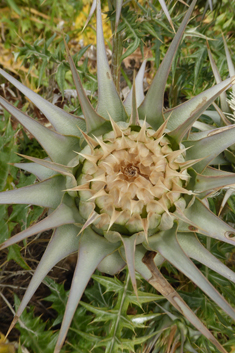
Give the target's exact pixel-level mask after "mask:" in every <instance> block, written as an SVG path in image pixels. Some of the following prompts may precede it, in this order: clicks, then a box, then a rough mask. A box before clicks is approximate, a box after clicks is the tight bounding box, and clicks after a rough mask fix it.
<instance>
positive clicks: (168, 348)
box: [0, 0, 235, 353]
mask: <svg viewBox="0 0 235 353" xmlns="http://www.w3.org/2000/svg"><path fill="white" fill-rule="evenodd" d="M189 2H190V1H189ZM126 3H127V4H126V5H127V6H124V7H123V10H122V14H121V21H120V24H119V27H118V33H119V34H120V36H121V39H122V43H123V46H124V51H123V53H122V57H121V59H122V60H123V64H122V66H121V67H120V71H121V77H120V82H121V83H120V94H121V95H122V96H123V97H125V96H126V94H127V92H128V89H129V87H130V85H131V82H132V78H133V72H134V71H138V69H139V67H140V64H141V62H142V61H143V59H144V58H147V59H148V64H147V71H146V74H145V90H147V89H148V86H149V84H150V82H151V79H152V77H153V76H154V73H155V72H156V70H157V68H158V66H159V65H160V62H161V60H162V58H163V57H164V54H165V53H166V50H167V48H168V46H169V43H170V42H171V39H172V38H173V36H174V33H173V31H172V28H171V26H170V24H169V23H168V21H167V19H166V16H165V15H164V12H163V11H162V9H161V6H160V4H159V2H158V1H157V0H152V1H144V0H143V1H137V0H132V1H126ZM90 4H91V2H90V1H85V0H84V1H81V0H80V1H79V0H69V1H67V0H40V1H35V0H2V2H1V3H0V24H1V35H0V67H1V68H3V69H5V70H7V71H9V72H10V73H11V74H13V75H14V76H15V77H16V78H17V79H19V80H20V81H21V82H23V83H24V84H26V85H27V86H28V87H30V88H31V89H33V90H34V91H35V92H39V93H40V94H41V95H42V96H43V97H45V98H47V99H49V100H50V101H52V102H53V103H54V104H56V105H58V106H60V107H63V108H64V109H65V110H67V111H70V112H73V113H75V114H76V115H79V114H81V108H80V106H79V103H78V100H77V99H76V92H75V90H74V85H73V82H72V76H71V72H70V70H69V65H68V63H67V61H66V56H65V50H64V44H63V34H64V35H65V39H66V41H67V42H68V44H69V47H70V50H71V52H72V53H73V55H74V61H75V63H76V66H77V69H78V71H79V73H80V77H81V79H82V81H83V84H84V86H85V89H86V93H87V95H88V96H89V97H90V99H91V101H92V102H93V103H94V104H96V100H97V81H96V59H95V54H96V53H95V43H96V40H95V29H94V23H95V21H94V20H91V22H90V23H89V25H88V27H87V29H86V30H85V31H84V32H82V29H83V26H84V24H85V22H86V19H87V16H88V13H89V9H90ZM102 4H103V11H104V12H105V16H104V31H105V39H106V45H107V52H108V54H109V55H110V56H109V57H110V63H111V62H112V31H111V25H110V20H111V21H113V20H114V16H115V14H114V13H113V11H112V7H111V1H110V3H109V5H110V6H108V2H106V1H103V2H102ZM124 5H125V2H124ZM167 5H168V9H169V10H170V14H171V18H172V22H173V24H174V27H175V28H176V29H177V28H178V25H179V23H180V22H181V19H182V16H183V14H184V12H185V9H186V7H185V5H184V4H183V3H182V2H181V1H176V0H173V1H168V3H167ZM212 5H213V10H211V8H210V6H211V2H208V3H206V2H205V1H199V0H198V3H197V6H196V7H195V10H194V12H193V18H192V20H191V21H190V23H189V25H188V26H187V30H186V32H185V35H184V40H183V41H182V44H181V47H180V50H179V51H178V53H177V55H176V57H175V59H174V62H173V65H172V71H171V75H170V78H169V81H168V83H167V90H166V95H165V106H166V107H173V106H175V105H177V104H179V103H181V102H183V101H184V100H186V99H188V98H189V97H191V96H194V95H196V94H198V93H200V92H201V91H202V90H204V89H206V88H207V87H211V86H212V85H213V84H214V83H215V78H214V75H213V71H212V69H211V65H210V62H209V59H208V49H207V45H206V41H208V42H209V46H210V49H211V52H212V56H213V58H214V60H215V62H216V65H217V67H218V69H219V72H220V75H221V77H222V79H225V78H226V77H227V76H228V65H227V60H226V55H225V50H224V45H223V39H222V34H223V35H224V36H225V38H226V41H227V45H228V48H229V50H230V53H231V56H232V59H233V61H234V62H235V40H234V33H235V11H234V8H235V2H234V0H232V1H231V0H215V1H213V4H212ZM0 94H1V95H2V96H3V97H5V98H7V99H8V100H9V101H11V102H13V103H14V105H16V106H17V107H18V108H20V109H22V110H24V111H26V112H27V113H28V114H29V115H30V116H32V117H34V118H35V119H37V120H39V121H40V122H41V123H43V124H45V125H46V126H49V124H48V122H47V120H46V119H45V117H44V116H43V115H42V114H41V113H40V111H39V110H38V109H37V108H35V107H34V106H33V105H32V104H31V103H30V102H29V101H28V100H27V99H25V97H23V96H22V94H21V93H19V91H18V90H17V89H16V88H13V87H12V86H11V85H9V84H8V83H6V82H5V81H4V79H3V78H0ZM211 109H214V108H211ZM230 114H233V112H232V111H230ZM201 121H202V122H204V123H207V124H211V125H215V123H214V122H213V121H212V120H210V118H209V117H206V116H202V117H201ZM16 153H20V154H27V155H31V156H36V157H40V158H44V157H45V155H44V152H43V150H42V149H41V146H40V145H39V144H38V143H37V142H36V140H35V139H34V138H33V137H32V136H31V135H30V134H29V133H28V132H26V131H25V130H24V129H23V128H22V127H21V126H20V125H18V123H17V122H16V120H14V118H12V117H11V116H9V114H8V113H7V112H6V111H3V110H1V108H0V190H1V191H3V190H7V189H12V188H14V187H21V186H24V185H29V184H32V183H33V182H34V180H35V178H34V177H33V176H32V175H29V174H27V173H26V172H23V171H20V170H18V169H17V168H15V167H14V166H13V165H12V164H9V163H8V162H9V161H11V162H12V163H13V162H14V163H18V162H20V161H21V162H23V159H22V158H21V157H20V156H18V155H17V154H16ZM229 168H232V169H234V166H233V165H231V166H229ZM224 193H225V192H222V193H220V194H219V195H217V196H216V197H214V198H211V199H210V200H209V202H210V207H211V210H212V211H213V212H215V213H217V214H218V212H219V209H220V206H221V202H222V199H223V196H224ZM0 212H1V218H0V242H2V241H3V239H6V238H8V237H10V236H11V235H14V234H16V233H17V232H19V231H20V230H23V229H25V228H26V227H28V226H29V225H31V224H33V223H34V222H36V221H37V220H38V219H40V218H43V217H44V214H43V211H42V209H41V208H40V207H36V206H30V207H28V206H25V205H15V206H10V207H8V206H0ZM221 217H222V218H223V219H224V220H225V221H227V222H230V224H232V225H233V226H234V223H235V196H233V195H232V196H230V198H229V199H228V202H227V204H226V205H225V207H224V209H223V211H222V213H221ZM49 235H50V234H48V233H43V234H39V235H38V236H37V237H36V240H35V239H34V241H33V242H32V241H31V239H29V240H27V241H24V242H22V243H21V244H19V245H13V246H11V247H10V248H9V249H8V250H4V251H2V252H1V255H0V263H1V272H0V303H1V312H0V332H2V334H3V335H5V334H6V332H7V329H8V327H9V325H10V322H11V320H12V317H13V313H14V312H15V311H16V308H17V305H19V298H22V295H23V293H24V291H25V288H26V287H27V285H28V282H29V280H30V278H31V274H32V272H33V271H34V269H35V268H36V266H37V263H38V261H39V259H40V257H41V254H42V253H43V251H44V249H45V247H46V245H47V242H48V239H49ZM200 240H201V241H202V242H203V241H204V240H203V239H200ZM205 245H206V246H207V248H209V249H210V251H211V252H212V253H213V254H214V255H216V256H217V257H218V258H219V259H220V260H221V261H223V262H225V263H226V265H227V266H229V267H230V268H232V269H233V270H235V254H234V249H233V247H232V246H231V245H228V244H220V243H219V242H217V241H216V240H211V241H209V242H207V244H205ZM75 259H76V257H75V255H73V256H70V257H68V258H67V259H66V260H64V261H62V262H61V263H59V264H58V265H57V267H56V268H55V269H54V270H53V271H52V272H51V273H50V276H49V277H47V278H46V279H45V280H44V283H43V284H42V285H41V286H40V288H39V290H38V291H37V293H36V294H35V296H34V297H33V300H32V301H31V305H32V306H31V308H29V309H28V310H27V311H25V312H24V314H23V315H22V317H21V319H20V321H19V323H18V324H17V326H16V329H14V330H13V331H12V333H11V335H10V336H9V343H8V344H5V343H4V340H3V337H4V336H0V352H1V353H3V352H14V351H17V352H27V350H28V351H29V352H33V353H50V352H52V351H53V347H54V345H55V341H56V337H57V329H58V328H59V327H60V323H61V321H62V317H63V312H64V308H65V302H66V298H67V296H68V291H69V288H70V282H71V278H72V273H73V270H74V266H75ZM200 266H201V268H200V269H201V271H202V272H203V273H204V275H205V276H206V277H207V278H208V279H209V280H210V281H211V282H212V284H213V285H214V286H215V287H216V288H217V289H218V290H219V291H220V293H222V294H223V295H224V297H225V298H226V299H227V300H228V301H229V302H230V303H232V304H233V305H235V295H234V289H235V285H234V284H232V283H230V282H229V281H227V280H226V279H224V278H222V277H221V276H219V275H218V274H216V273H214V272H213V271H211V270H209V269H208V268H205V267H204V266H202V265H200ZM162 272H163V273H164V275H165V276H166V277H167V279H168V281H170V283H171V284H172V285H173V286H174V288H177V290H178V291H179V292H180V294H181V295H182V297H183V298H184V300H185V301H186V302H187V303H188V304H189V305H190V307H191V308H192V309H193V310H195V311H197V315H198V316H199V317H200V318H201V319H202V320H203V322H204V323H205V324H206V325H207V326H208V327H209V328H210V329H211V330H212V331H213V334H214V335H215V336H216V337H217V339H218V340H219V341H220V342H221V343H222V344H224V345H225V347H226V349H227V350H228V351H229V352H235V337H234V328H235V325H234V323H233V322H232V321H231V320H230V319H228V317H227V316H226V315H225V314H224V313H223V312H222V311H221V310H220V309H219V308H218V307H216V306H215V304H213V303H212V302H211V301H210V299H208V298H207V297H205V295H204V294H203V293H202V292H201V291H200V290H199V289H198V288H196V287H195V286H194V285H193V284H192V283H191V282H190V281H189V280H188V279H187V278H186V277H184V276H183V275H182V274H180V273H178V271H177V270H176V269H174V268H173V267H171V265H170V264H164V265H163V267H162ZM138 288H139V301H138V300H137V298H136V297H135V295H134V293H133V290H132V286H131V284H130V281H129V275H128V273H127V272H125V271H124V272H122V273H120V274H119V275H118V276H117V277H115V278H112V277H107V276H106V277H103V276H102V274H101V273H98V272H96V273H95V275H94V276H93V279H92V280H91V281H90V283H89V285H88V288H87V289H86V291H85V294H84V296H83V298H82V302H81V305H79V308H78V310H77V312H76V315H75V317H74V320H73V323H72V326H71V329H70V331H69V334H68V337H67V341H66V345H65V347H64V348H63V351H64V352H71V353H75V352H84V353H88V352H90V351H93V352H95V353H100V352H104V351H105V352H106V351H107V352H109V351H110V352H111V350H108V349H110V347H111V345H112V341H113V340H114V339H119V340H120V352H121V351H123V352H145V353H147V352H149V353H150V352H152V353H157V352H163V353H165V352H169V353H170V352H172V353H173V352H184V353H187V352H205V353H207V352H208V353H209V352H216V349H215V348H214V347H213V346H212V345H211V344H210V343H208V342H207V340H206V339H205V338H204V337H202V336H201V335H200V334H199V333H198V332H197V331H196V330H195V329H194V328H193V327H192V326H191V325H190V324H189V322H188V321H187V320H185V319H184V318H183V317H182V316H181V315H180V314H179V313H178V312H176V311H175V309H174V308H173V307H172V306H171V305H170V304H169V303H168V302H167V301H166V300H165V299H164V298H162V297H160V296H159V295H157V294H156V292H155V291H154V290H153V288H152V287H150V285H148V284H146V283H145V282H144V281H142V280H141V279H140V278H138ZM105 349H106V350H105Z"/></svg>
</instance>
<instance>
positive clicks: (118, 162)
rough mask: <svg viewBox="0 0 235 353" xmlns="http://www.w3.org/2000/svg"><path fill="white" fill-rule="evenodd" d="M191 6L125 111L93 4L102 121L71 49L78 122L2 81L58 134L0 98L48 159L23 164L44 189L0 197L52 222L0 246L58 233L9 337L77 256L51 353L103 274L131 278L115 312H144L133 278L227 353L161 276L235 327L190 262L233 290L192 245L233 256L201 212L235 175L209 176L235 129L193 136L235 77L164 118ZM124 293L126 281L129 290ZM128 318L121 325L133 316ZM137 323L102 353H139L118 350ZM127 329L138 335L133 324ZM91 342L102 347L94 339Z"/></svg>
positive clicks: (227, 238)
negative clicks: (34, 208)
mask: <svg viewBox="0 0 235 353" xmlns="http://www.w3.org/2000/svg"><path fill="white" fill-rule="evenodd" d="M195 4H196V0H193V1H192V3H191V5H190V7H189V9H188V10H187V12H186V15H185V17H184V18H183V20H182V23H181V25H180V27H179V29H178V31H177V33H176V34H175V36H174V39H173V40H172V42H171V45H170V46H169V49H168V51H167V53H166V54H165V57H164V60H163V61H162V63H161V65H160V67H159V69H158V71H157V73H156V75H155V77H154V79H153V82H152V85H151V87H150V88H149V90H148V93H147V95H146V97H144V92H143V72H144V68H145V62H144V63H143V66H142V67H141V69H140V71H139V73H138V75H137V77H136V79H135V80H134V82H133V87H132V90H131V91H130V94H129V95H128V97H127V98H126V100H125V101H124V103H123V102H122V101H121V99H120V97H119V95H118V92H117V90H116V87H115V85H114V82H113V80H112V75H111V71H110V68H109V64H108V60H107V57H106V51H105V45H104V40H103V32H102V20H101V7H100V1H98V0H97V8H96V12H97V76H98V105H97V108H96V110H94V108H93V107H92V105H91V103H90V102H89V100H88V98H87V96H86V94H85V92H84V89H83V87H82V84H81V81H80V78H79V75H78V72H77V70H76V67H75V65H74V62H73V60H72V57H71V56H70V53H69V51H68V48H67V45H66V43H65V46H66V49H67V56H68V61H69V64H70V67H71V71H72V75H73V79H74V83H75V86H76V89H77V93H78V97H79V101H80V104H81V108H82V111H83V115H84V117H76V116H74V115H72V114H69V113H67V112H65V111H63V110H62V109H60V108H58V107H56V106H54V105H52V104H51V103H49V102H48V101H46V100H44V99H43V98H42V97H40V96H39V95H37V94H36V93H35V92H33V91H31V90H30V89H28V88H27V87H26V86H24V85H22V84H21V83H20V82H18V81H17V80H16V79H14V78H13V77H12V76H10V75H9V74H7V73H6V72H4V71H3V70H0V73H1V74H2V76H3V77H5V78H6V79H8V80H9V81H10V82H11V83H12V84H14V85H15V86H16V87H17V88H18V89H19V90H20V91H21V92H22V93H23V94H25V95H26V96H27V97H28V98H29V99H30V100H31V101H32V102H33V103H34V104H35V105H36V106H38V108H40V110H41V111H42V113H43V114H44V115H45V116H46V117H47V119H48V120H49V121H50V122H51V124H52V126H53V130H49V129H47V128H46V127H44V126H43V125H41V124H40V123H38V122H37V121H35V120H33V119H31V118H30V117H29V116H27V115H26V114H24V113H22V112H21V111H20V110H18V109H17V108H16V107H14V106H13V105H11V104H10V103H8V102H7V101H6V100H5V99H3V98H0V104H1V105H2V106H3V107H4V108H5V109H6V110H7V111H8V112H9V113H10V114H12V115H14V116H15V117H16V118H17V119H18V121H19V122H20V123H21V124H22V125H24V126H25V127H26V128H27V129H28V130H29V131H30V133H31V134H33V135H34V136H35V137H36V139H37V140H38V142H39V143H40V144H41V145H42V146H43V148H44V149H45V151H46V152H47V154H48V158H46V159H39V158H36V157H30V156H24V158H26V159H28V160H29V161H30V162H31V163H25V164H23V165H22V166H21V168H22V169H24V170H27V171H28V172H31V173H33V174H34V175H36V177H37V178H38V179H39V182H37V183H35V184H33V185H30V186H25V187H23V188H19V189H15V190H8V191H4V192H3V193H1V194H0V203H1V204H5V203H13V204H35V205H38V206H42V207H46V208H49V209H50V212H49V214H48V216H47V217H46V218H45V219H43V220H42V221H40V222H38V223H37V224H35V225H33V226H31V227H29V228H27V229H25V230H23V231H22V232H20V233H18V234H16V235H15V236H13V237H11V238H10V239H6V240H4V242H3V243H2V244H1V249H4V248H6V247H8V246H10V245H13V244H16V243H17V242H19V241H21V240H24V239H26V238H27V237H29V236H31V235H34V234H37V233H38V232H41V231H44V230H47V229H51V228H55V232H54V233H53V236H52V238H51V241H50V243H49V244H48V247H47V249H46V251H45V253H44V255H43V257H42V259H41V261H40V263H39V265H38V267H37V270H36V271H35V273H34V276H33V278H32V281H31V282H30V284H29V286H28V289H27V291H26V293H25V296H24V298H23V300H22V302H21V304H20V305H19V308H18V310H17V313H16V315H15V318H14V320H13V322H12V325H11V327H10V330H11V329H12V327H13V326H14V325H15V324H16V322H17V321H18V319H19V317H20V315H21V314H22V313H23V311H24V309H25V307H26V306H27V304H28V302H29V301H30V299H31V297H32V295H33V294H34V292H35V291H36V289H37V287H38V286H39V284H40V283H41V281H42V280H43V279H44V277H45V276H46V274H47V273H48V272H49V271H50V270H51V268H52V267H53V266H54V265H55V264H56V263H57V262H59V261H60V260H61V259H63V258H64V257H66V256H68V255H70V254H71V253H74V252H77V253H78V260H77V265H76V269H75V272H74V277H73V281H72V286H71V290H70V293H69V297H68V301H67V304H66V310H65V314H64V317H63V321H62V325H61V329H60V333H59V335H58V340H57V343H56V345H55V350H54V352H55V353H58V352H60V350H61V348H62V346H63V343H64V341H65V338H66V335H67V332H68V329H69V327H70V325H71V322H72V318H73V316H74V313H75V311H76V308H77V306H78V304H79V301H80V299H81V296H82V294H83V292H84V290H85V288H86V286H87V284H88V282H89V279H90V277H91V276H92V274H93V272H94V270H95V269H96V268H98V269H99V270H100V271H101V272H102V273H106V274H109V275H114V274H116V273H118V272H120V271H121V270H122V269H123V268H125V266H127V267H128V271H129V274H130V281H131V283H132V286H133V289H134V292H135V294H136V297H132V299H131V300H130V298H128V295H127V296H125V297H123V296H122V295H120V297H119V294H118V297H117V301H122V300H123V305H124V304H126V303H128V305H129V303H133V302H134V301H135V302H136V303H137V302H138V300H139V303H141V295H142V294H141V292H140V291H138V289H137V281H136V275H135V271H137V272H138V273H139V274H140V275H141V276H142V277H143V278H144V279H145V280H146V281H148V282H149V284H151V285H152V286H153V287H154V288H155V289H157V291H158V292H160V293H161V294H162V295H163V296H164V297H165V298H166V299H167V300H168V301H169V302H170V303H171V304H172V305H173V306H174V307H175V308H176V309H177V310H178V311H179V312H180V313H181V314H182V315H183V316H184V317H185V318H186V319H188V320H189V321H190V322H191V323H192V325H194V327H195V328H196V329H197V330H198V331H199V332H201V333H202V334H203V335H204V336H205V337H206V338H207V339H209V341H211V342H212V343H213V345H214V346H215V347H216V348H217V349H218V350H219V351H220V352H223V353H225V352H226V350H225V348H224V347H223V346H222V344H221V343H219V341H218V340H217V339H216V338H215V337H214V336H213V335H212V333H211V332H210V331H209V329H208V328H206V326H205V325H204V324H203V323H202V321H200V319H199V318H198V317H197V316H196V314H195V312H194V311H193V310H191V309H190V307H189V306H188V305H187V304H186V302H185V301H184V300H183V298H182V297H181V296H180V295H179V293H177V291H176V290H175V289H174V288H173V286H171V284H170V282H169V281H167V279H166V278H165V277H164V275H163V274H162V273H161V272H160V270H159V269H158V266H161V265H162V263H164V261H166V260H167V261H168V262H169V263H171V264H172V265H173V266H174V267H176V268H177V269H178V270H179V271H181V272H182V273H183V274H185V275H186V276H187V277H188V278H189V279H190V280H192V281H193V282H194V283H195V284H196V285H197V286H198V287H199V288H201V289H202V290H203V291H204V292H205V293H206V294H207V295H208V296H209V297H210V298H211V299H212V300H213V301H214V302H215V303H216V304H217V305H218V306H219V307H220V309H221V310H222V311H224V312H225V313H226V314H227V315H228V316H229V317H230V318H231V319H233V320H235V311H234V309H233V308H232V306H231V305H230V304H229V303H228V302H227V301H226V300H225V299H224V298H223V297H222V296H221V295H220V294H219V292H218V291H217V290H216V289H215V288H214V286H213V285H212V284H211V283H210V282H209V281H208V279H207V278H206V277H205V276H204V275H203V274H202V272H201V271H200V269H199V268H198V267H197V266H195V264H194V262H193V261H191V260H190V258H192V259H193V260H195V261H197V262H199V263H202V264H203V265H205V266H206V267H208V268H211V269H212V270H213V271H215V272H217V273H219V274H220V275H221V276H223V277H225V278H227V279H230V280H232V281H233V282H235V274H234V272H233V271H231V270H230V269H229V268H227V267H226V266H225V265H224V264H223V263H222V262H220V261H219V260H218V259H217V258H216V257H215V256H214V255H213V254H212V253H211V252H210V251H209V250H208V249H207V248H206V247H204V246H203V244H202V243H201V242H200V241H199V239H198V238H197V236H196V233H197V234H200V235H202V236H206V237H208V238H209V239H210V238H215V239H217V240H219V241H223V242H225V243H228V244H232V245H234V234H235V230H234V229H233V228H232V227H231V226H230V225H228V224H226V223H225V222H223V221H222V220H221V219H220V218H219V217H217V216H216V215H215V214H214V213H212V212H211V211H210V210H209V208H208V207H207V205H206V200H207V196H208V194H211V193H213V192H215V191H217V190H220V189H221V188H223V187H225V186H228V185H231V184H233V183H234V175H235V174H234V173H228V172H224V171H222V170H219V169H216V168H212V167H211V166H210V165H216V164H217V163H218V161H217V157H218V156H219V155H220V154H221V153H222V152H223V151H224V150H225V149H226V148H228V147H229V146H230V145H232V144H233V143H234V129H235V126H234V125H229V126H225V127H223V128H218V129H213V130H212V131H210V132H209V133H207V135H206V136H203V137H202V138H201V137H199V138H197V139H195V138H194V134H192V133H191V128H192V126H193V124H194V123H195V122H196V120H197V119H198V118H199V117H200V116H201V114H202V113H203V112H204V111H205V110H206V109H207V108H208V107H209V106H210V105H211V104H212V103H213V102H214V100H215V99H216V98H217V97H218V96H219V95H220V94H221V93H222V92H224V91H225V90H226V89H228V88H230V87H231V85H232V84H233V83H234V77H232V78H228V79H227V80H225V81H223V82H221V83H219V84H217V85H216V86H214V87H212V88H209V89H208V90H206V91H204V92H202V93H200V94H199V95H197V96H196V97H194V98H192V99H190V100H188V101H186V102H185V103H183V104H181V105H179V106H176V107H175V108H172V109H169V110H163V98H164V90H165V85H166V82H167V78H168V75H169V71H170V67H171V64H172V60H173V57H174V55H175V53H176V51H177V48H178V46H179V43H180V41H181V38H182V36H183V34H184V31H185V27H186V25H187V22H188V21H189V19H190V16H191V13H192V11H193V9H194V7H195ZM17 166H18V165H17ZM96 279H97V278H96ZM99 280H100V279H97V281H99ZM113 281H115V280H113ZM128 283H129V282H128V281H127V280H126V286H127V287H126V290H127V289H128V285H129V284H128ZM122 288H123V287H122ZM151 297H152V296H151ZM126 305H127V304H126ZM82 306H83V307H84V308H85V309H86V310H89V311H91V312H92V313H96V314H97V315H98V316H99V317H100V315H101V309H99V308H95V307H94V306H90V305H89V304H84V303H83V304H82ZM121 307H122V306H120V305H119V307H118V309H117V308H115V307H114V308H113V309H112V310H109V311H107V310H103V315H104V316H105V320H106V321H109V319H110V318H111V317H112V319H114V321H115V322H116V323H117V322H118V321H117V320H116V318H117V312H116V311H115V310H116V309H117V310H119V314H120V315H121V314H122V312H121V311H120V310H121V309H120V308H121ZM220 309H219V310H220ZM95 311H96V312H95ZM123 314H124V315H125V314H126V309H125V310H124V312H123ZM130 320H131V319H130V318H129V319H128V318H127V320H126V321H122V322H121V321H120V324H119V323H117V326H115V327H114V328H113V329H114V331H115V330H116V331H115V332H114V331H112V330H111V333H112V335H113V333H115V335H116V333H117V338H115V339H113V337H114V336H112V337H109V336H107V337H106V341H105V345H104V344H103V342H102V344H101V346H105V352H106V353H108V352H110V353H111V352H119V350H120V349H122V348H124V349H127V347H129V348H128V349H134V346H135V343H136V342H137V341H138V343H141V342H144V341H145V340H146V337H144V338H141V337H138V338H136V339H133V338H132V340H131V341H130V340H129V338H127V340H126V341H125V340H124V339H121V338H122V329H123V327H124V326H125V325H126V326H128V325H129V326H130V325H131V324H130V322H131V321H130ZM131 326H132V327H134V326H135V323H132V325H131ZM77 333H79V330H77ZM87 337H88V336H87ZM115 337H116V336H115ZM149 337H150V336H149ZM90 338H91V337H90ZM95 340H96V345H97V347H99V346H100V344H99V338H98V339H97V338H95ZM120 340H121V341H120ZM120 342H121V343H120ZM124 343H126V345H125V344H124ZM121 347H122V348H121Z"/></svg>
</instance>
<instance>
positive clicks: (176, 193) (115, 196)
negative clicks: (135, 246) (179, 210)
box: [77, 124, 189, 235]
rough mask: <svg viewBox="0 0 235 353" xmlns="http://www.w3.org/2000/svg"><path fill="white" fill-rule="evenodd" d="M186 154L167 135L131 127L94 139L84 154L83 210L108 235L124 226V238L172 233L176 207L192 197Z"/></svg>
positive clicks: (81, 186)
mask: <svg viewBox="0 0 235 353" xmlns="http://www.w3.org/2000/svg"><path fill="white" fill-rule="evenodd" d="M183 152H184V151H183V150H178V151H173V150H172V148H171V146H170V141H169V140H168V139H167V137H166V136H164V135H163V134H162V133H161V134H160V133H159V132H154V131H153V130H151V129H146V127H145V124H144V125H143V127H142V128H141V129H140V131H138V132H137V131H133V130H132V129H131V128H130V127H129V126H128V127H126V128H124V129H121V128H119V127H118V126H115V129H114V130H113V131H111V132H110V133H108V134H105V135H104V136H102V138H97V139H96V142H95V141H94V140H93V146H91V144H90V145H89V146H87V147H86V148H85V149H84V150H83V151H82V152H81V153H80V158H81V162H82V163H83V167H82V173H81V174H80V177H79V179H78V187H77V190H78V192H79V196H80V204H79V211H80V213H81V215H82V217H84V218H85V219H86V220H87V221H88V222H90V223H93V225H94V226H95V227H96V228H97V229H100V230H102V231H107V230H110V229H111V228H112V229H111V230H115V229H116V228H115V227H117V226H118V227H120V226H121V227H122V229H123V230H122V232H123V234H133V233H136V232H140V231H144V232H145V234H146V235H147V234H148V233H149V232H150V233H151V232H153V231H158V230H161V229H168V228H171V227H172V225H173V220H174V216H173V214H172V210H173V209H174V208H175V207H176V205H178V204H180V207H184V205H185V202H184V199H183V198H182V197H181V195H182V194H183V193H188V191H187V190H186V189H185V188H184V187H185V185H186V184H187V181H188V178H189V176H188V173H187V170H186V169H184V164H185V160H184V158H183V155H182V153H183Z"/></svg>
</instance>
